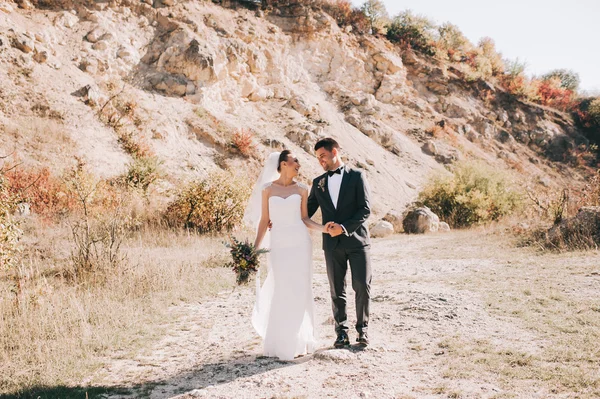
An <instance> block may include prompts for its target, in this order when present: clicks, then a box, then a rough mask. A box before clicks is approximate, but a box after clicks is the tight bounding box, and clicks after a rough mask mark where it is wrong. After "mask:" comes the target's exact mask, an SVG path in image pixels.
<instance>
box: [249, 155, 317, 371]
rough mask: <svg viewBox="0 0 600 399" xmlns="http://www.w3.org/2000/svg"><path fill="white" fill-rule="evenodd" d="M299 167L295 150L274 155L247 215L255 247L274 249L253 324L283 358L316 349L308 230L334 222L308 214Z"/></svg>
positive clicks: (268, 348) (271, 351)
mask: <svg viewBox="0 0 600 399" xmlns="http://www.w3.org/2000/svg"><path fill="white" fill-rule="evenodd" d="M299 169H300V164H299V162H298V158H296V157H295V156H294V155H293V154H292V153H291V152H290V151H289V150H284V151H282V152H281V153H279V152H275V153H272V154H270V155H269V157H268V158H267V161H266V164H265V167H264V169H263V171H262V173H261V176H260V177H259V179H258V182H257V183H256V186H255V187H254V190H253V193H252V196H251V198H250V202H249V205H248V208H247V209H246V213H245V216H244V219H245V220H246V222H248V223H250V224H251V225H252V226H254V227H255V228H256V229H257V230H256V231H257V233H256V240H255V242H254V245H255V247H256V248H260V247H261V245H262V247H263V248H268V249H269V252H268V255H267V264H268V276H267V278H266V280H265V282H264V284H263V286H262V288H261V287H260V282H259V278H257V296H256V303H255V306H254V311H253V315H252V324H253V326H254V328H255V329H256V331H257V332H258V334H259V335H260V336H261V338H262V339H263V351H264V355H265V356H273V357H278V358H280V359H281V360H292V359H294V358H295V357H296V356H302V355H305V354H307V353H310V352H312V351H313V350H314V343H315V339H314V302H313V292H312V243H311V239H310V236H309V234H308V229H309V228H310V229H312V230H318V231H321V232H323V233H326V232H327V227H328V226H327V225H325V226H323V225H320V224H318V223H316V222H313V221H312V220H311V219H310V218H309V217H308V209H307V199H308V191H309V189H308V187H307V186H306V185H304V184H302V183H299V182H297V181H296V180H294V178H295V177H296V176H298V170H299ZM270 223H272V228H271V229H270V231H269V225H270ZM269 236H270V237H269Z"/></svg>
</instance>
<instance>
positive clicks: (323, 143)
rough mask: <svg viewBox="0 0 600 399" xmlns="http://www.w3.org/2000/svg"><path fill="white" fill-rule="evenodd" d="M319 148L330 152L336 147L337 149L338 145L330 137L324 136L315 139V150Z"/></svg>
mask: <svg viewBox="0 0 600 399" xmlns="http://www.w3.org/2000/svg"><path fill="white" fill-rule="evenodd" d="M319 148H325V149H326V150H327V151H329V152H331V151H333V149H334V148H337V149H338V150H339V149H340V145H339V144H338V142H337V141H335V140H334V139H332V138H331V137H326V138H324V139H321V140H319V141H317V144H315V151H317V150H318V149H319Z"/></svg>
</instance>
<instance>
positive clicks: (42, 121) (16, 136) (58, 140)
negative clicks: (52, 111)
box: [0, 116, 74, 168]
mask: <svg viewBox="0 0 600 399" xmlns="http://www.w3.org/2000/svg"><path fill="white" fill-rule="evenodd" d="M11 122H12V123H11V124H8V125H7V126H6V128H5V132H1V129H0V132H1V133H2V134H0V148H2V149H3V150H2V154H0V155H7V154H9V153H17V154H20V155H22V156H23V158H24V159H25V160H28V161H29V160H33V161H35V162H37V163H38V166H48V165H50V164H52V165H54V167H55V168H56V167H57V166H60V164H61V163H62V162H63V160H64V159H66V157H65V154H69V153H71V149H72V148H74V144H73V142H72V140H71V137H70V135H69V133H68V131H67V129H66V127H65V125H64V124H63V123H62V122H61V121H60V120H56V119H51V118H40V117H36V116H28V117H22V118H19V119H16V120H14V121H11Z"/></svg>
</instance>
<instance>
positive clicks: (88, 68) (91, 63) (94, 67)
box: [79, 58, 98, 75]
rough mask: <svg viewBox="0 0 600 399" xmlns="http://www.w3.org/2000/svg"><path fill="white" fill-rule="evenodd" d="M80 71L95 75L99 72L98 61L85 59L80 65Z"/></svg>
mask: <svg viewBox="0 0 600 399" xmlns="http://www.w3.org/2000/svg"><path fill="white" fill-rule="evenodd" d="M79 69H81V70H82V71H84V72H87V73H90V74H92V75H94V74H95V73H96V72H98V61H97V60H96V59H93V58H85V59H83V60H82V61H81V63H79Z"/></svg>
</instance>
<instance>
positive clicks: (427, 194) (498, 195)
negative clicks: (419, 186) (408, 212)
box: [419, 162, 521, 227]
mask: <svg viewBox="0 0 600 399" xmlns="http://www.w3.org/2000/svg"><path fill="white" fill-rule="evenodd" d="M520 201H521V199H520V195H519V194H518V193H517V192H516V191H515V190H514V189H513V188H512V187H511V184H510V183H509V181H508V179H507V178H506V176H505V175H503V174H502V172H499V171H497V170H496V169H493V168H492V167H490V166H488V165H486V164H484V163H479V162H459V163H457V164H456V165H455V168H454V171H453V174H452V175H451V176H447V175H444V176H441V175H440V176H434V177H433V178H431V179H430V181H429V183H428V184H427V185H426V186H425V188H424V189H423V191H422V192H421V193H420V194H419V202H420V203H421V204H422V205H425V206H427V207H429V208H430V209H431V210H432V211H433V212H434V213H436V214H437V215H438V216H439V217H440V219H442V220H445V221H446V222H447V223H448V224H450V225H451V226H454V227H468V226H471V225H474V224H481V223H486V222H490V221H495V220H498V219H500V218H501V217H503V216H506V215H509V214H510V213H512V212H513V211H515V210H516V209H517V208H518V207H519V205H520Z"/></svg>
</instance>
